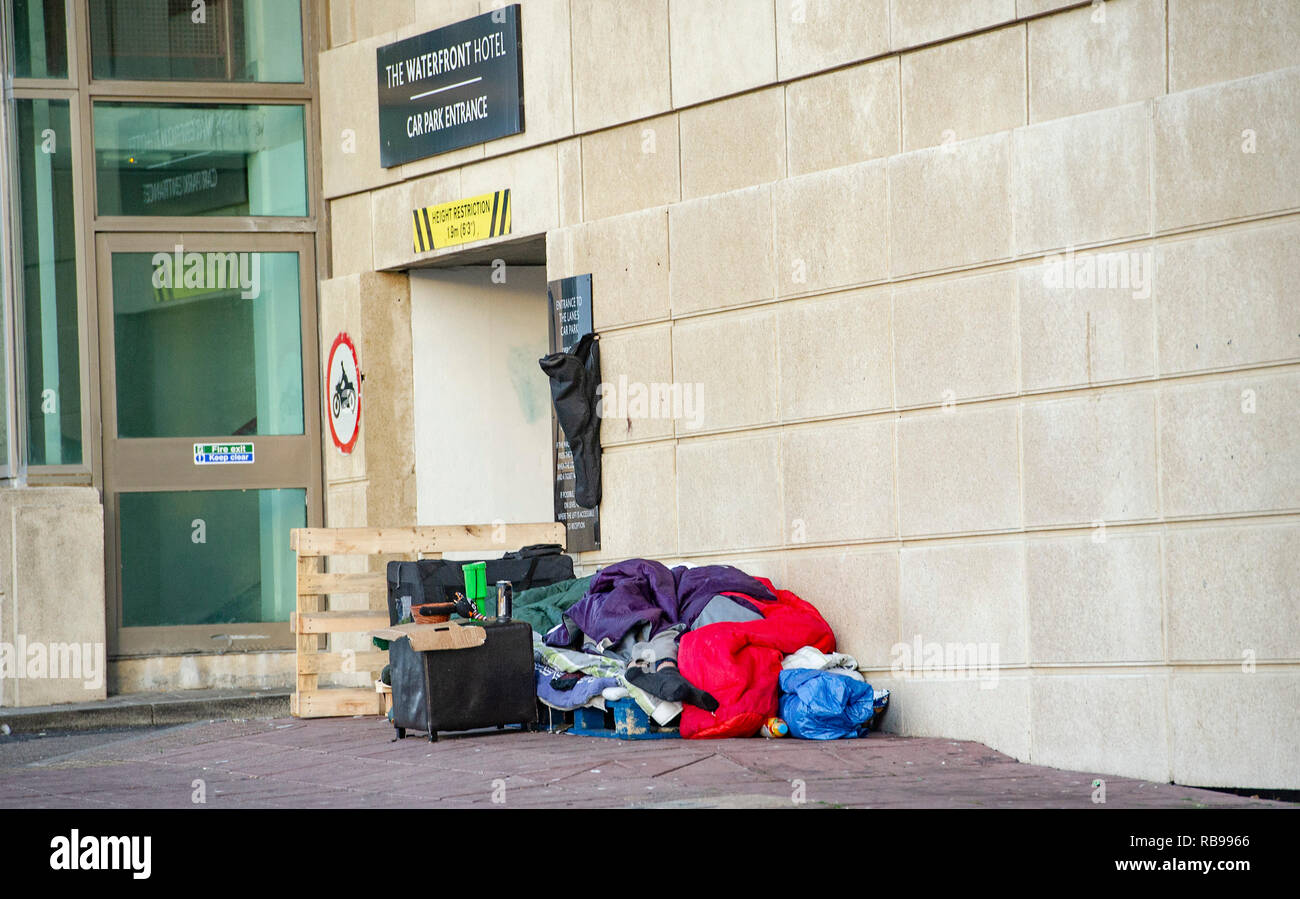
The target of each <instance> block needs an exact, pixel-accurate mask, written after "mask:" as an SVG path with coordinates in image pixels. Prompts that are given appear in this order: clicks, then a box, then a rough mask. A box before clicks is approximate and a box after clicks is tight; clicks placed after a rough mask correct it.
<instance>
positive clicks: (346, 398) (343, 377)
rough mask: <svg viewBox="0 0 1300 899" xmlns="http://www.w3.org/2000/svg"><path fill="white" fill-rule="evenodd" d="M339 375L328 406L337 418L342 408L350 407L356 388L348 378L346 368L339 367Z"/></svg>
mask: <svg viewBox="0 0 1300 899" xmlns="http://www.w3.org/2000/svg"><path fill="white" fill-rule="evenodd" d="M339 375H340V377H339V381H338V383H337V384H335V385H334V397H333V399H332V400H331V401H330V408H331V409H332V410H333V411H334V417H335V418H338V417H339V413H340V412H341V411H343V410H344V409H351V408H352V405H353V404H354V403H355V402H356V399H357V389H356V388H355V387H354V386H352V382H351V381H349V380H348V372H347V369H340V371H339Z"/></svg>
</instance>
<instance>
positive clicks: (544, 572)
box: [388, 543, 573, 624]
mask: <svg viewBox="0 0 1300 899" xmlns="http://www.w3.org/2000/svg"><path fill="white" fill-rule="evenodd" d="M479 561H486V563H487V586H488V594H489V595H490V596H495V592H494V585H495V584H496V582H497V581H510V583H511V585H512V586H513V587H514V592H515V593H520V592H522V591H524V590H527V589H528V588H530V587H546V586H549V585H550V584H554V583H558V582H559V581H567V580H571V579H572V578H573V559H572V557H570V556H566V555H565V554H564V551H563V547H561V546H560V544H558V543H537V544H534V545H532V546H525V547H524V548H523V549H520V550H516V551H515V552H508V553H506V554H505V555H504V556H502V557H501V558H499V559H486V560H479ZM474 562H475V560H473V559H463V560H462V559H420V560H419V561H416V562H389V563H388V623H389V624H398V623H399V622H400V621H401V619H402V616H403V613H404V612H405V611H406V610H409V609H410V608H411V606H418V605H423V604H424V603H433V602H438V603H441V602H455V601H456V594H457V593H464V592H465V575H464V574H463V573H462V571H461V569H462V568H464V566H466V565H473V564H474Z"/></svg>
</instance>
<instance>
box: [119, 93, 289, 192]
mask: <svg viewBox="0 0 1300 899" xmlns="http://www.w3.org/2000/svg"><path fill="white" fill-rule="evenodd" d="M94 116H95V169H96V174H97V181H98V185H97V186H98V193H99V196H98V204H99V214H100V215H228V216H242V215H306V214H307V161H306V155H305V142H304V133H305V132H304V128H303V108H302V107H301V106H251V105H250V106H237V105H232V104H221V105H217V104H211V105H209V104H202V105H199V104H191V105H180V104H141V103H96V104H95V113H94Z"/></svg>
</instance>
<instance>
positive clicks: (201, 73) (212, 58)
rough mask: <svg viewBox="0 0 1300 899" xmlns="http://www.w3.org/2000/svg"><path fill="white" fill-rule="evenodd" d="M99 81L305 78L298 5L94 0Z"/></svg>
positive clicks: (291, 1) (93, 48)
mask: <svg viewBox="0 0 1300 899" xmlns="http://www.w3.org/2000/svg"><path fill="white" fill-rule="evenodd" d="M90 55H91V69H92V71H93V72H94V77H96V78H122V79H130V80H141V81H144V80H149V81H153V80H157V81H279V82H289V81H296V82H300V81H302V18H301V9H300V6H299V4H298V0H206V2H205V3H203V4H202V5H201V7H197V8H196V7H195V5H194V3H192V2H191V0H92V2H91V4H90Z"/></svg>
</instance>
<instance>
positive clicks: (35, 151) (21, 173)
mask: <svg viewBox="0 0 1300 899" xmlns="http://www.w3.org/2000/svg"><path fill="white" fill-rule="evenodd" d="M14 107H15V108H14V112H15V120H16V122H15V124H16V128H15V131H16V135H15V145H14V155H15V157H16V165H17V169H18V198H17V199H18V204H19V222H20V238H21V243H22V257H21V261H22V274H21V286H22V307H23V320H22V325H23V333H24V345H23V347H24V354H25V363H26V368H25V371H26V384H27V390H26V397H25V399H26V409H25V414H26V416H27V419H26V420H27V461H28V463H29V464H31V465H77V464H80V463H81V460H82V454H81V360H80V357H79V356H78V348H77V326H78V325H77V240H76V227H75V222H76V214H77V213H76V203H75V200H74V197H73V192H72V156H73V153H74V152H75V147H74V146H73V144H72V128H71V124H70V120H69V112H68V101H67V100H15V101H14Z"/></svg>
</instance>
